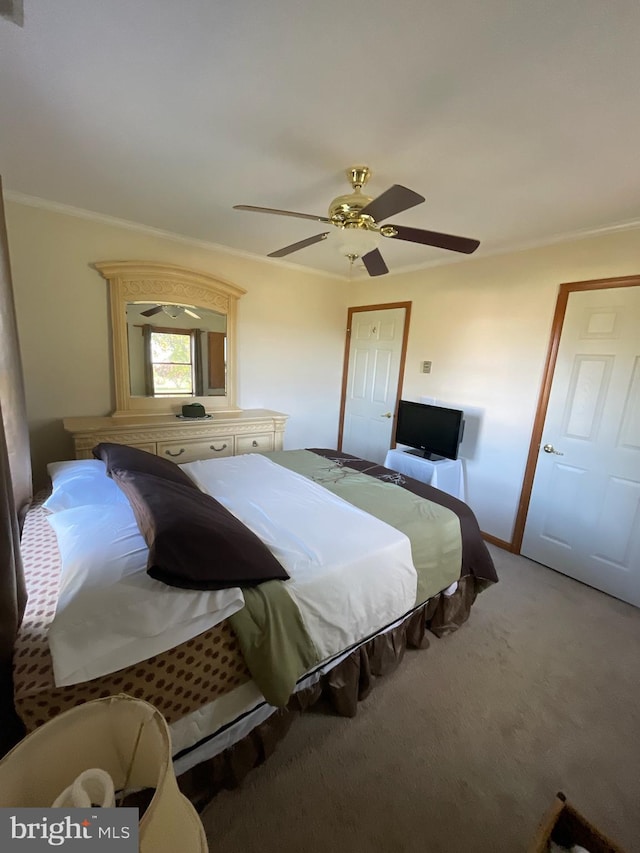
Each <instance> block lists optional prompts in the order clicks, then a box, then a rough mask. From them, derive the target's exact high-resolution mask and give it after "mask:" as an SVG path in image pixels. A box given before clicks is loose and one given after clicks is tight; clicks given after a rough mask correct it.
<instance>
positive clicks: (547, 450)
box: [542, 444, 564, 456]
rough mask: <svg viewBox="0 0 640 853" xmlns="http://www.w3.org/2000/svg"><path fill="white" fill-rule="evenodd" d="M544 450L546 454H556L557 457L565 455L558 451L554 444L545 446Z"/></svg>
mask: <svg viewBox="0 0 640 853" xmlns="http://www.w3.org/2000/svg"><path fill="white" fill-rule="evenodd" d="M542 449H543V450H544V452H545V453H555V455H556V456H564V453H561V452H560V451H559V450H556V449H555V447H554V446H553V444H545V446H544V447H543V448H542Z"/></svg>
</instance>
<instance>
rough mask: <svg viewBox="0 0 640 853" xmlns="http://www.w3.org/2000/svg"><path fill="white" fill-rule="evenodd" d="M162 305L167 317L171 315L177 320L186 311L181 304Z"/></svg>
mask: <svg viewBox="0 0 640 853" xmlns="http://www.w3.org/2000/svg"><path fill="white" fill-rule="evenodd" d="M161 307H162V310H163V311H164V313H165V314H166V315H167V317H171V319H172V320H175V319H176V318H177V317H179V316H180V315H181V314H182V312H183V311H184V308H183V307H182V306H181V305H162V306H161Z"/></svg>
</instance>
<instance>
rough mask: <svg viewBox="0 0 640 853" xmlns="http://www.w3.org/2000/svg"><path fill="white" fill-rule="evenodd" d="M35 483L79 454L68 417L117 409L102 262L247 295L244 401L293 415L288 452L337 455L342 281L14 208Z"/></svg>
mask: <svg viewBox="0 0 640 853" xmlns="http://www.w3.org/2000/svg"><path fill="white" fill-rule="evenodd" d="M6 215H7V229H8V233H9V246H10V253H11V264H12V274H13V281H14V290H15V301H16V312H17V315H18V331H19V335H20V346H21V351H22V358H23V366H24V374H25V384H26V394H27V413H28V418H29V427H30V432H31V443H32V455H33V463H34V479H35V482H36V486H40V485H42V484H43V483H44V482H46V470H45V466H46V463H47V462H49V461H52V460H55V459H65V458H71V457H72V455H73V454H72V447H71V442H70V439H69V437H68V436H67V434H66V433H65V432H64V430H63V428H62V418H64V417H70V416H74V415H104V414H109V413H110V412H111V411H112V410H113V408H114V398H113V388H112V372H111V351H110V335H109V322H108V299H107V283H106V282H105V281H104V279H103V278H102V277H101V276H100V275H99V274H98V273H97V272H96V271H95V270H93V269H92V268H91V264H93V263H95V262H96V261H105V260H154V261H166V262H169V263H174V264H181V265H183V266H188V267H193V268H194V269H199V270H203V271H205V272H210V273H213V274H215V275H217V276H220V277H221V278H223V279H226V280H228V281H230V282H233V283H234V284H237V285H239V286H240V287H243V288H245V289H246V290H247V293H246V295H245V296H243V297H242V299H241V300H240V303H239V308H238V361H239V369H238V403H239V405H240V406H241V407H243V408H260V407H265V408H270V409H275V410H277V411H282V412H286V413H287V414H288V415H290V420H289V422H288V425H287V430H286V433H285V447H286V448H295V447H302V446H304V445H307V446H328V447H331V446H335V444H336V440H337V420H338V411H339V404H340V382H341V375H342V350H343V345H344V318H345V309H344V298H343V296H342V291H343V289H344V288H343V285H342V282H337V281H336V280H335V279H333V278H329V277H324V276H319V275H315V274H311V273H308V274H307V273H300V272H297V271H292V270H290V269H282V268H280V267H278V266H276V265H274V264H272V263H268V262H261V261H259V260H253V259H247V258H244V257H241V256H238V255H233V254H231V253H228V252H223V251H215V250H212V249H209V248H203V247H201V246H193V245H189V244H187V243H185V242H184V241H182V242H181V241H178V240H172V239H167V238H166V237H162V236H158V235H155V234H153V233H146V232H143V231H140V230H132V229H129V228H126V227H123V226H120V225H117V224H105V222H103V221H96V220H94V219H88V218H81V217H78V216H72V215H68V214H66V213H59V212H54V211H51V210H46V209H43V208H37V207H32V206H30V205H25V204H18V203H15V202H6Z"/></svg>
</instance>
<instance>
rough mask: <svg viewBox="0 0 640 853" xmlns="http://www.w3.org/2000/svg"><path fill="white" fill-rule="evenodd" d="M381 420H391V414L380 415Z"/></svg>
mask: <svg viewBox="0 0 640 853" xmlns="http://www.w3.org/2000/svg"><path fill="white" fill-rule="evenodd" d="M380 417H381V418H390V417H391V412H385V413H384V415H380Z"/></svg>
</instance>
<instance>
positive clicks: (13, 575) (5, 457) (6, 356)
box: [0, 179, 32, 754]
mask: <svg viewBox="0 0 640 853" xmlns="http://www.w3.org/2000/svg"><path fill="white" fill-rule="evenodd" d="M31 489H32V487H31V461H30V455H29V433H28V428H27V416H26V404H25V396H24V386H23V381H22V365H21V362H20V349H19V344H18V328H17V324H16V316H15V306H14V301H13V288H12V284H11V269H10V264H9V245H8V241H7V229H6V222H5V217H4V203H3V200H2V180H1V179H0V720H1V724H0V754H2V753H4V752H5V751H6V750H7V749H8V748H9V747H10V746H11V745H12V744H13V743H15V741H16V740H17V739H19V737H20V736H21V734H22V731H21V727H20V723H19V720H18V718H17V716H16V714H15V712H14V710H13V679H12V659H13V644H14V641H15V636H16V631H17V630H18V627H19V625H20V620H21V619H22V614H23V612H24V606H25V603H26V590H25V585H24V574H23V571H22V560H21V556H20V528H21V524H22V520H23V518H24V514H25V513H26V510H27V507H28V505H29V502H30V500H31V496H32V491H31Z"/></svg>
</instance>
